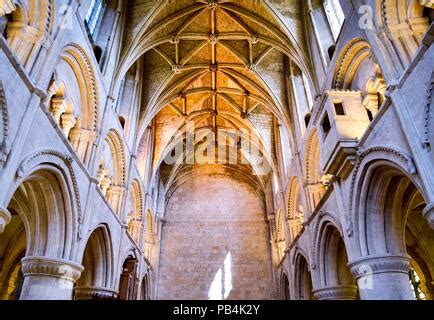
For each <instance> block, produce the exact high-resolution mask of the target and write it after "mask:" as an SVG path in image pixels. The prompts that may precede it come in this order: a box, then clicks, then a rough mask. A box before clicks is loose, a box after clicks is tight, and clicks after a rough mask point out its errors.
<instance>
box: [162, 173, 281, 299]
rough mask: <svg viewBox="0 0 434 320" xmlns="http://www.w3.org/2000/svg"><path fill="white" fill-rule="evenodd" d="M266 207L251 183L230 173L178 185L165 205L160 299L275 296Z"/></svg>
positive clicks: (267, 297) (266, 297)
mask: <svg viewBox="0 0 434 320" xmlns="http://www.w3.org/2000/svg"><path fill="white" fill-rule="evenodd" d="M263 209H264V208H263V205H262V203H261V201H260V199H258V197H257V196H256V195H255V194H253V193H252V191H251V190H250V188H249V187H248V186H247V185H245V184H244V183H240V182H237V181H234V180H232V179H231V178H229V177H218V176H216V177H212V176H211V177H197V178H195V179H193V180H192V181H191V182H190V183H188V184H186V185H184V186H182V187H181V188H179V189H178V190H177V191H176V193H175V194H174V195H173V196H172V198H171V200H170V202H169V203H168V206H167V209H166V210H167V212H166V219H167V222H166V224H165V225H164V227H163V236H162V247H161V253H160V254H161V258H160V276H159V282H158V297H159V298H161V299H186V300H191V299H193V300H194V299H204V300H207V299H218V298H222V292H223V295H224V296H225V297H226V296H227V299H231V300H237V299H254V300H261V299H271V298H272V297H273V296H272V280H271V269H270V263H269V259H270V251H269V250H270V247H269V236H268V224H267V223H266V222H265V220H264V214H263ZM220 272H221V273H220ZM220 274H221V275H222V279H220V280H219V275H220Z"/></svg>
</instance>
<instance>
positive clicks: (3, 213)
mask: <svg viewBox="0 0 434 320" xmlns="http://www.w3.org/2000/svg"><path fill="white" fill-rule="evenodd" d="M11 219H12V216H11V214H10V212H9V210H8V209H6V208H0V234H2V233H3V231H5V228H6V225H7V224H8V223H9V222H11Z"/></svg>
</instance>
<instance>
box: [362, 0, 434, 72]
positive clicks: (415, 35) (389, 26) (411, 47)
mask: <svg viewBox="0 0 434 320" xmlns="http://www.w3.org/2000/svg"><path fill="white" fill-rule="evenodd" d="M371 2H374V0H372V1H371ZM372 5H374V6H375V7H376V13H377V14H376V25H377V27H378V28H379V30H380V31H382V32H383V33H384V34H385V36H384V37H381V41H382V42H383V43H384V44H385V46H386V47H387V48H389V51H390V52H394V53H395V54H396V55H397V57H398V58H399V61H400V63H401V65H402V68H405V67H407V66H408V65H409V64H410V62H411V60H412V58H413V56H414V54H415V53H416V51H417V49H418V48H419V46H420V45H421V44H422V39H423V36H424V35H425V33H426V31H427V30H428V27H429V19H428V18H426V17H424V9H425V7H426V8H427V9H430V10H432V3H430V2H429V1H428V2H426V4H423V1H419V0H409V1H400V0H375V4H374V3H372Z"/></svg>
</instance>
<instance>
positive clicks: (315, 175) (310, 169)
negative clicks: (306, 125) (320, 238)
mask: <svg viewBox="0 0 434 320" xmlns="http://www.w3.org/2000/svg"><path fill="white" fill-rule="evenodd" d="M320 153H321V149H320V143H319V137H318V132H317V130H316V129H313V130H312V131H311V133H310V134H309V136H308V138H307V141H306V151H305V155H304V179H305V181H306V187H307V190H306V191H307V193H308V196H309V204H310V209H311V211H313V210H314V209H315V208H316V207H317V205H318V203H319V202H320V200H321V198H322V197H323V195H324V193H325V187H324V185H323V184H322V183H321V173H320V162H319V161H320Z"/></svg>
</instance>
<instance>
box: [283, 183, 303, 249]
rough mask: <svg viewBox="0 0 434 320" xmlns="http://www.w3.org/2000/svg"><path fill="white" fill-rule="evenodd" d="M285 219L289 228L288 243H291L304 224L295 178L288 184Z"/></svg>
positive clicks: (299, 194) (297, 184)
mask: <svg viewBox="0 0 434 320" xmlns="http://www.w3.org/2000/svg"><path fill="white" fill-rule="evenodd" d="M286 219H287V223H288V227H289V233H290V241H291V242H292V241H293V240H294V239H295V238H296V237H297V235H298V234H299V233H300V231H301V229H302V228H303V223H304V210H303V206H302V202H301V192H300V184H299V182H298V178H297V177H293V178H292V179H291V181H290V183H289V187H288V207H287V213H286Z"/></svg>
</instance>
